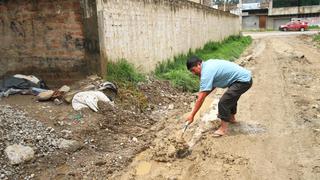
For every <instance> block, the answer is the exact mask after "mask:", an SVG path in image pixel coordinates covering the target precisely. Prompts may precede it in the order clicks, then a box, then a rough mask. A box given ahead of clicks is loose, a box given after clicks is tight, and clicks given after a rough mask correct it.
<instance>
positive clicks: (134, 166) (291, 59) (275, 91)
mask: <svg viewBox="0 0 320 180" xmlns="http://www.w3.org/2000/svg"><path fill="white" fill-rule="evenodd" d="M246 57H247V58H246ZM243 59H248V60H249V61H246V60H245V61H244V60H243ZM238 63H240V64H243V65H245V67H246V68H248V69H250V70H251V71H252V73H253V86H252V88H251V89H250V90H249V91H248V92H247V93H246V94H244V95H243V96H242V98H241V99H240V101H239V112H238V114H237V120H238V121H239V123H238V124H235V125H231V127H230V131H229V133H228V135H227V136H225V137H222V138H214V137H213V135H212V132H213V131H214V129H215V128H217V127H218V126H217V124H214V125H211V127H210V123H209V126H208V123H207V122H208V121H206V120H205V119H206V118H205V117H209V119H210V118H211V120H210V121H209V122H216V121H214V119H215V117H214V113H215V110H212V108H213V107H215V105H216V99H217V98H218V97H219V96H220V95H221V93H223V90H221V89H220V90H218V91H217V92H215V94H214V93H213V94H212V95H211V96H209V98H207V100H206V102H205V103H206V104H205V105H204V106H203V108H202V112H200V114H202V116H201V117H198V120H197V122H195V123H194V124H193V125H191V127H190V128H189V129H188V130H187V132H186V134H185V135H184V140H185V141H186V143H187V144H189V145H190V144H191V145H192V148H190V150H191V153H190V154H187V155H186V156H185V157H184V158H179V153H177V152H179V150H181V149H183V148H181V147H177V146H176V144H179V142H176V140H177V139H178V137H179V135H174V133H172V132H178V131H179V130H180V129H181V128H180V127H181V126H180V125H178V124H176V123H174V122H175V119H169V120H168V124H170V126H166V128H165V129H163V130H162V131H160V132H159V133H158V136H157V138H156V139H155V141H154V143H153V144H152V146H151V148H150V149H148V150H146V151H144V152H142V153H140V154H139V155H138V156H136V158H135V159H134V161H133V162H132V163H131V165H130V166H129V167H128V168H126V171H125V172H120V173H118V174H115V175H113V176H112V179H183V180H185V179H190V180H192V179H201V180H202V179H237V180H238V179H246V180H247V179H279V180H280V179H281V180H282V179H314V180H316V179H320V153H319V152H320V99H319V94H320V84H319V81H320V78H319V77H320V71H319V69H320V50H319V48H317V46H316V45H315V44H314V42H312V39H311V37H310V36H306V35H296V36H292V35H291V36H283V35H282V36H275V37H272V36H264V37H260V38H255V39H254V42H253V44H252V45H251V47H250V48H249V49H248V50H247V51H246V52H245V53H244V54H243V57H242V59H241V60H239V61H238ZM212 111H213V112H212ZM171 124H176V126H174V125H171ZM201 126H202V127H205V128H203V129H202V130H201V131H200V132H201V135H199V133H198V132H199V127H201ZM200 129H201V128H200ZM177 134H179V133H177ZM196 136H198V137H196ZM194 139H197V142H196V143H195V144H194V143H192V141H193V140H194ZM165 147H167V148H165ZM160 149H162V151H161V152H162V153H159V151H160Z"/></svg>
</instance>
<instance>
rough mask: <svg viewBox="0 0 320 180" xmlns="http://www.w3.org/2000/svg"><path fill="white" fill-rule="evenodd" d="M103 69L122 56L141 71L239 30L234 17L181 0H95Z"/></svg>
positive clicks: (238, 24) (147, 70)
mask: <svg viewBox="0 0 320 180" xmlns="http://www.w3.org/2000/svg"><path fill="white" fill-rule="evenodd" d="M97 6H98V9H97V11H98V21H99V37H100V38H99V39H100V50H101V56H102V62H101V64H102V67H103V66H105V61H106V60H107V59H109V60H113V61H115V60H118V59H120V58H125V59H127V60H128V61H129V62H131V63H133V64H134V65H136V67H138V68H140V69H141V70H142V71H144V72H150V71H152V70H154V68H155V67H156V64H157V63H158V62H160V61H163V60H166V59H168V58H172V57H173V56H175V55H178V54H180V53H187V52H188V51H189V49H190V48H191V49H193V50H194V49H196V48H201V47H202V46H203V45H204V44H205V43H206V42H208V41H220V40H223V39H224V38H226V37H228V36H230V35H237V34H239V31H240V22H239V17H238V16H235V15H232V14H230V13H226V12H222V11H219V10H215V9H212V8H209V7H207V6H203V5H200V4H197V3H193V2H190V1H185V0H126V1H122V0H121V1H119V0H108V1H106V0H97Z"/></svg>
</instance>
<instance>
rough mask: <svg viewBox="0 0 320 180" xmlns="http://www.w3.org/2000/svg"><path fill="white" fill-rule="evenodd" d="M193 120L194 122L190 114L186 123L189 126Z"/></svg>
mask: <svg viewBox="0 0 320 180" xmlns="http://www.w3.org/2000/svg"><path fill="white" fill-rule="evenodd" d="M193 120H194V116H193V115H192V114H190V115H189V116H188V118H187V120H186V121H188V122H189V124H191V123H192V122H193Z"/></svg>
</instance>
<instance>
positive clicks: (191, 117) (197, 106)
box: [186, 91, 211, 124]
mask: <svg viewBox="0 0 320 180" xmlns="http://www.w3.org/2000/svg"><path fill="white" fill-rule="evenodd" d="M210 92H211V91H201V92H199V95H198V99H197V101H196V104H195V106H194V108H193V110H192V112H191V114H190V115H189V116H188V118H187V120H186V121H189V124H191V123H192V122H193V120H194V116H195V115H196V114H197V112H198V111H199V109H200V107H201V106H202V103H203V101H204V99H205V98H206V97H207V95H208V94H210Z"/></svg>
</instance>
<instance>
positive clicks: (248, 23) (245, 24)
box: [242, 15, 259, 30]
mask: <svg viewBox="0 0 320 180" xmlns="http://www.w3.org/2000/svg"><path fill="white" fill-rule="evenodd" d="M242 29H243V30H258V29H259V16H257V15H249V16H243V17H242Z"/></svg>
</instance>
